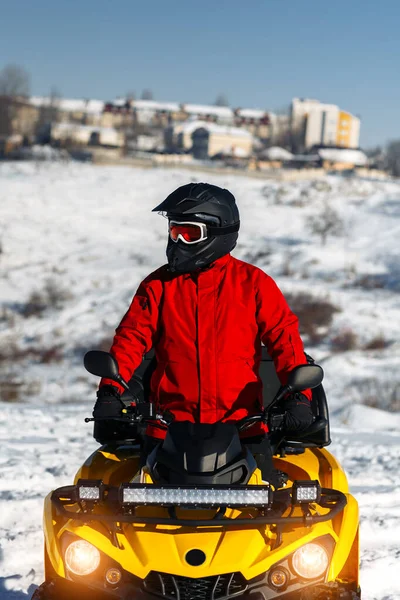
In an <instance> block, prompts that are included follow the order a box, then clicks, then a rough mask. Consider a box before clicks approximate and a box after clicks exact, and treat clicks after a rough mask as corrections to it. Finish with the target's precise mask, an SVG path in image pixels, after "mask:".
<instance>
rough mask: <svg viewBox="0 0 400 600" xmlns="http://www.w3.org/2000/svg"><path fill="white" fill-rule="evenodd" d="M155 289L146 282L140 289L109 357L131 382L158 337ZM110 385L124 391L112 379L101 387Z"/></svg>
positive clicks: (122, 374) (123, 321)
mask: <svg viewBox="0 0 400 600" xmlns="http://www.w3.org/2000/svg"><path fill="white" fill-rule="evenodd" d="M159 283H160V282H159ZM154 287H155V286H152V285H151V284H150V283H149V281H148V279H145V280H144V281H143V282H142V283H141V284H140V286H139V288H138V290H137V292H136V294H135V296H134V298H133V300H132V302H131V305H130V307H129V309H128V311H127V313H126V314H125V316H124V317H123V319H122V321H121V323H120V324H119V325H118V327H117V329H116V332H115V336H114V340H113V344H112V346H111V349H110V353H111V354H112V355H113V356H114V357H115V358H116V360H117V362H118V366H119V372H120V374H121V376H122V377H123V379H125V381H127V382H129V380H130V378H131V376H132V374H133V372H134V371H135V370H136V369H137V368H138V366H139V365H140V364H141V362H142V360H143V355H144V354H145V353H146V352H148V351H149V350H150V349H151V348H152V347H153V345H154V343H155V339H156V337H157V333H158V316H159V301H160V298H159V297H157V296H159V295H160V294H157V293H156V291H155V289H154ZM107 384H111V385H114V386H115V387H117V388H118V389H119V391H120V392H122V391H123V388H122V387H121V386H120V385H119V384H118V383H116V382H115V381H112V380H111V379H105V378H103V379H102V380H101V381H100V387H102V386H103V385H107Z"/></svg>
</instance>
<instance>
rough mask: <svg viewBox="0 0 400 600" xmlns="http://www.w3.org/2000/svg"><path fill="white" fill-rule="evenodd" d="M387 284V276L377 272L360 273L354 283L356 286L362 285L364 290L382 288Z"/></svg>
mask: <svg viewBox="0 0 400 600" xmlns="http://www.w3.org/2000/svg"><path fill="white" fill-rule="evenodd" d="M386 284H387V276H386V275H382V274H380V275H377V274H376V273H365V274H364V275H360V277H358V278H357V279H356V280H355V281H354V283H353V285H354V286H355V287H360V288H362V289H364V290H380V289H383V288H385V287H386Z"/></svg>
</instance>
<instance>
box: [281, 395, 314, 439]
mask: <svg viewBox="0 0 400 600" xmlns="http://www.w3.org/2000/svg"><path fill="white" fill-rule="evenodd" d="M283 408H284V410H285V420H284V428H285V430H286V431H305V430H306V429H308V428H309V427H310V425H311V423H312V422H313V421H314V415H313V412H312V410H311V402H310V400H309V399H308V398H307V396H305V395H304V394H300V393H296V394H291V395H290V396H289V397H288V398H286V400H285V401H284V403H283Z"/></svg>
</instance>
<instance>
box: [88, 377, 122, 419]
mask: <svg viewBox="0 0 400 600" xmlns="http://www.w3.org/2000/svg"><path fill="white" fill-rule="evenodd" d="M123 408H125V404H124V403H123V402H122V400H121V394H120V393H119V391H118V390H117V388H116V387H115V386H114V385H103V386H102V387H101V388H100V389H99V391H98V392H97V401H96V404H95V405H94V409H93V417H94V418H95V419H98V418H103V419H104V418H106V419H114V418H115V417H120V416H121V415H122V409H123Z"/></svg>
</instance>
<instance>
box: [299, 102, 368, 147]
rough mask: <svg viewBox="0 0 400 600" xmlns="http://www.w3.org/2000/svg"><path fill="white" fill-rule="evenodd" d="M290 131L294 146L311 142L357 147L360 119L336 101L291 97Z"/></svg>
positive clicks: (313, 144)
mask: <svg viewBox="0 0 400 600" xmlns="http://www.w3.org/2000/svg"><path fill="white" fill-rule="evenodd" d="M291 133H292V138H293V140H294V145H295V146H296V148H295V149H297V150H298V149H305V150H307V149H309V148H312V147H313V146H335V147H336V146H338V147H342V148H358V146H359V138H360V119H359V118H358V117H355V116H354V115H352V114H351V113H349V112H347V111H344V110H341V109H340V108H339V107H338V106H336V104H324V103H322V102H319V100H311V99H304V98H293V100H292V104H291Z"/></svg>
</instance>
